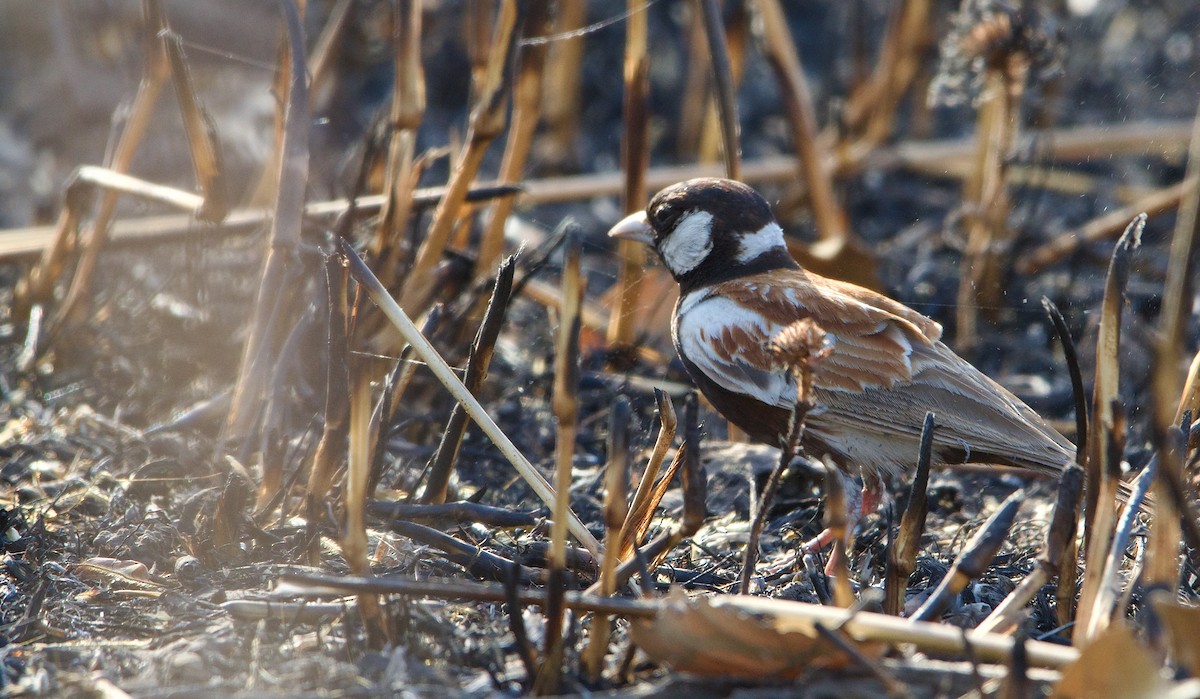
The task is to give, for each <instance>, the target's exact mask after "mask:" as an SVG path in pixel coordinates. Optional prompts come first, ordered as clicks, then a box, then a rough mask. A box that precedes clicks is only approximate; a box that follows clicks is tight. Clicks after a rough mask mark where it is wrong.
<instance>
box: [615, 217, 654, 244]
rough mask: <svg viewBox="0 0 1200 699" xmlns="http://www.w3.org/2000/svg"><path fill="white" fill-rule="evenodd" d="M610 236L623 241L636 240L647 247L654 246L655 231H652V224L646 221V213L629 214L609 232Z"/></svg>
mask: <svg viewBox="0 0 1200 699" xmlns="http://www.w3.org/2000/svg"><path fill="white" fill-rule="evenodd" d="M608 236H609V237H610V238H621V239H623V240H636V241H638V242H639V243H645V244H646V245H653V244H654V231H652V230H651V229H650V223H649V222H648V221H647V220H646V212H645V211H638V212H635V213H632V214H629V215H628V216H626V217H625V218H623V219H621V220H620V221H618V222H617V225H615V226H613V227H612V228H610V229H609V230H608Z"/></svg>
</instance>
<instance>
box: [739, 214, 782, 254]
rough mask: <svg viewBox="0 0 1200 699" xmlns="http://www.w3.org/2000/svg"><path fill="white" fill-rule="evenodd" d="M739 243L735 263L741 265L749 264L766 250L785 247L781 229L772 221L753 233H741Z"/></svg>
mask: <svg viewBox="0 0 1200 699" xmlns="http://www.w3.org/2000/svg"><path fill="white" fill-rule="evenodd" d="M740 242H741V248H739V249H738V254H737V261H738V262H741V263H744V262H749V261H751V260H753V259H754V258H756V257H758V256H759V255H761V254H763V253H764V252H767V251H768V250H774V249H775V248H783V247H785V246H784V242H783V229H782V228H780V227H779V224H778V223H775V222H774V221H772V222H770V223H768V224H767V225H765V226H763V227H762V228H759V229H758V230H757V231H754V232H753V233H743V234H742V237H741V241H740Z"/></svg>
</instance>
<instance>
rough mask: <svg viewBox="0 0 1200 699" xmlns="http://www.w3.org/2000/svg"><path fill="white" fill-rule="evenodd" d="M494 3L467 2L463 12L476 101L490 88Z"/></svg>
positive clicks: (472, 95)
mask: <svg viewBox="0 0 1200 699" xmlns="http://www.w3.org/2000/svg"><path fill="white" fill-rule="evenodd" d="M492 4H493V3H490V2H471V3H467V6H466V8H464V11H463V13H462V20H463V32H462V36H463V43H464V44H466V46H467V60H468V62H470V64H471V100H472V101H473V102H476V103H478V102H479V101H480V100H481V99H482V98H483V96H484V95H485V94H486V93H487V89H488V86H487V82H488V67H489V65H490V60H491V47H492V45H493V41H494V37H493V36H492V27H493V25H494V24H495V18H494V17H493V15H492ZM501 12H503V10H501Z"/></svg>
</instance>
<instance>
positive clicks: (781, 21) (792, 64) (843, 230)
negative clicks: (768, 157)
mask: <svg viewBox="0 0 1200 699" xmlns="http://www.w3.org/2000/svg"><path fill="white" fill-rule="evenodd" d="M754 5H755V7H756V8H758V14H759V18H760V22H761V24H762V28H763V51H764V52H765V53H766V57H767V60H768V61H769V62H770V64H771V68H772V70H774V71H775V79H776V80H777V81H778V83H779V90H780V92H781V93H782V98H783V106H784V110H785V113H786V114H787V117H788V122H789V123H790V124H791V126H792V141H793V146H794V147H795V148H796V155H797V157H798V158H799V162H800V172H799V175H800V179H801V180H802V181H803V182H804V183H805V184H806V185H807V186H808V192H809V200H810V201H811V203H812V215H813V221H814V223H815V225H816V229H817V236H818V237H819V238H820V239H821V240H822V241H835V242H839V241H840V243H841V244H844V241H845V240H846V238H847V237H848V236H849V234H850V227H849V224H848V223H847V221H846V213H845V211H843V210H842V207H841V205H840V204H839V203H838V202H837V198H836V197H835V196H834V193H833V183H832V182H831V180H830V177H829V170H828V169H827V168H826V166H825V164H826V163H827V162H828V161H829V158H830V156H829V154H828V153H826V152H825V150H824V148H823V147H822V145H821V143H820V141H819V140H818V139H817V131H818V126H817V113H816V108H815V107H814V106H813V99H812V90H810V89H809V87H808V78H807V77H806V76H805V74H804V68H803V66H801V64H800V54H799V53H798V52H797V51H796V42H795V40H793V38H792V34H791V32H790V31H789V30H788V25H787V18H786V17H784V14H783V8H782V7H781V6H780V4H779V0H755V3H754Z"/></svg>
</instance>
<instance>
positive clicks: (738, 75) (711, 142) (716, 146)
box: [695, 0, 750, 179]
mask: <svg viewBox="0 0 1200 699" xmlns="http://www.w3.org/2000/svg"><path fill="white" fill-rule="evenodd" d="M700 19H701V22H706V21H707V18H705V17H702V18H700ZM749 35H750V16H749V11H748V10H747V9H746V3H745V2H744V0H736V2H734V3H733V8H732V11H731V12H730V14H729V16H728V19H727V21H726V22H725V44H726V45H727V46H728V47H729V69H730V74H731V82H732V84H733V94H734V96H736V94H737V86H738V85H740V84H741V82H742V75H743V74H744V72H745V68H746V46H747V44H748V43H749V39H750V36H749ZM708 64H709V61H708V55H707V54H705V56H704V62H703V63H702V64H701V67H702V68H707V66H708ZM705 77H707V76H705ZM718 99H723V98H721V97H720V96H718ZM735 104H736V103H735ZM699 116H701V117H702V118H703V120H704V121H703V124H702V125H701V130H700V142H699V144H698V146H697V147H696V150H695V152H696V158H697V160H698V161H699V162H702V163H715V162H717V161H719V160H721V159H722V155H723V153H724V152H725V151H724V147H725V146H724V144H725V138H724V136H723V132H724V128H725V123H724V122H723V121H722V120H721V115H720V110H719V109H718V107H717V104H716V101H715V100H707V101H706V102H704V103H703V104H702V105H701V108H700V114H699ZM735 126H737V125H736V124H735ZM735 165H737V166H738V168H739V174H738V179H740V178H741V174H740V172H741V154H740V152H739V154H738V159H737V162H736V163H735ZM725 169H726V173H728V172H729V168H728V165H726V168H725Z"/></svg>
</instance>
